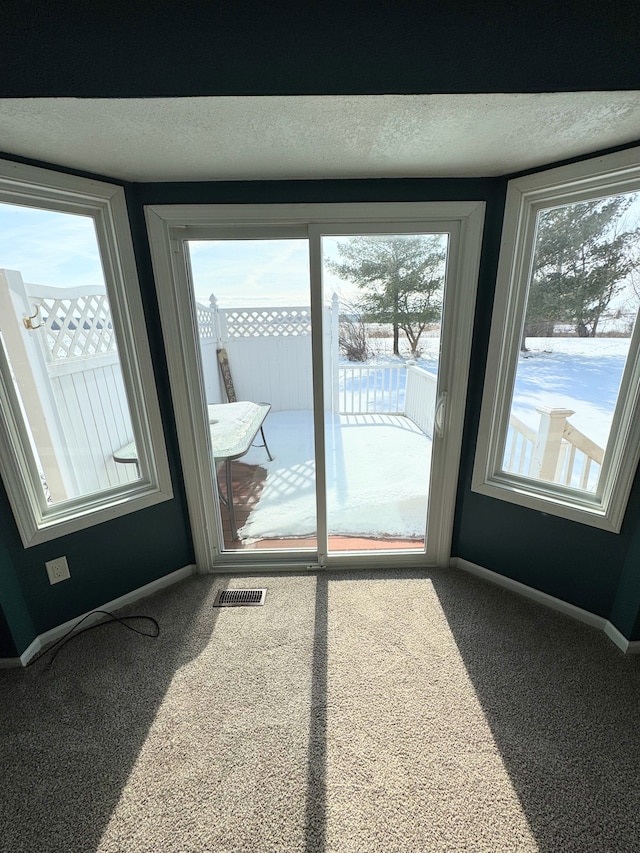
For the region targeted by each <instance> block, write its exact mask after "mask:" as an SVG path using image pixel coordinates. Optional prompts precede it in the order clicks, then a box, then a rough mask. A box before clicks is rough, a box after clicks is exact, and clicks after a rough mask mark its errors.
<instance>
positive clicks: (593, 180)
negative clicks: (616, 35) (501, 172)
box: [471, 148, 640, 533]
mask: <svg viewBox="0 0 640 853" xmlns="http://www.w3.org/2000/svg"><path fill="white" fill-rule="evenodd" d="M638 191H640V148H633V149H628V150H626V151H622V152H618V153H615V154H611V155H605V156H602V157H598V158H594V159H590V160H584V161H581V162H579V163H573V164H570V165H568V166H562V167H558V168H555V169H550V170H547V171H543V172H538V173H535V174H533V175H527V176H524V177H521V178H515V179H513V180H511V181H509V183H508V186H507V197H506V205H505V213H504V225H503V232H502V241H501V246H500V257H499V263H498V274H497V280H496V292H495V301H494V307H493V316H492V323H491V332H490V339H489V349H488V355H487V365H486V373H485V382H484V391H483V398H482V408H481V414H480V423H479V429H478V441H477V445H476V455H475V463H474V470H473V477H472V484H471V490H472V491H473V492H477V493H479V494H482V495H487V496H489V497H493V498H497V499H499V500H505V501H508V502H510V503H514V504H518V505H520V506H524V507H527V508H529V509H534V510H538V511H540V512H543V513H547V514H549V515H555V516H559V517H561V518H566V519H570V520H572V521H577V522H580V523H583V524H587V525H591V526H593V527H598V528H601V529H603V530H608V531H612V532H615V533H618V532H619V531H620V528H621V526H622V522H623V518H624V513H625V510H626V506H627V502H628V498H629V493H630V491H631V486H632V483H633V479H634V477H635V474H636V469H637V467H638V462H639V461H640V323H638V322H636V323H635V326H634V331H633V334H632V337H631V340H630V345H629V353H628V356H627V360H626V364H625V368H624V372H623V376H622V380H621V384H620V390H619V392H618V400H617V403H616V408H615V411H614V415H613V420H612V424H611V431H610V434H609V440H608V442H607V447H606V451H605V455H604V459H603V464H602V468H601V473H600V479H599V483H598V488H597V490H596V492H595V494H591V493H587V492H582V491H580V490H578V489H573V488H568V487H565V486H562V485H559V484H553V483H549V482H546V481H542V480H534V479H532V478H529V477H524V476H522V475H517V474H512V473H509V472H505V471H503V470H502V460H503V453H504V447H505V441H506V434H507V429H508V424H509V415H510V410H511V400H512V395H513V386H514V382H515V374H516V369H517V363H518V353H519V350H520V340H521V334H522V329H523V324H524V319H525V312H526V307H527V300H528V292H529V284H530V276H531V266H532V261H533V253H534V249H535V237H536V223H537V215H538V212H539V211H540V210H546V209H548V208H551V207H557V206H561V205H566V204H571V203H578V202H581V201H586V200H592V199H596V198H599V197H605V196H609V195H616V194H620V193H625V192H638Z"/></svg>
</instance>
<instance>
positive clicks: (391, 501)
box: [321, 233, 449, 553]
mask: <svg viewBox="0 0 640 853" xmlns="http://www.w3.org/2000/svg"><path fill="white" fill-rule="evenodd" d="M321 242H322V278H323V290H324V304H325V330H324V358H323V361H324V365H323V366H324V384H325V394H324V397H325V470H326V481H327V484H326V506H327V533H328V552H329V553H332V552H344V551H349V552H369V551H380V550H388V551H394V552H396V551H415V550H419V551H424V550H425V545H426V542H425V537H426V528H427V515H428V501H429V490H430V474H431V459H432V443H433V438H434V431H435V428H436V427H435V422H436V418H437V417H438V416H439V412H438V411H437V409H438V406H437V388H438V366H439V359H440V337H441V326H442V315H443V304H444V291H445V278H446V271H447V257H448V250H449V235H448V234H446V233H433V234H393V233H391V234H375V235H353V236H325V237H323V238H322V241H321Z"/></svg>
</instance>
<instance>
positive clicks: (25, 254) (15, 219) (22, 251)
mask: <svg viewBox="0 0 640 853" xmlns="http://www.w3.org/2000/svg"><path fill="white" fill-rule="evenodd" d="M0 268H2V269H10V270H19V271H20V272H21V273H22V278H23V280H24V281H26V282H29V283H30V284H44V285H48V286H50V287H76V286H79V285H99V286H101V287H104V276H103V274H102V264H101V262H100V254H99V251H98V241H97V238H96V232H95V227H94V224H93V219H92V218H91V217H89V216H78V215H76V214H71V213H59V212H57V211H49V210H41V209H39V208H33V207H23V206H22V205H16V204H0Z"/></svg>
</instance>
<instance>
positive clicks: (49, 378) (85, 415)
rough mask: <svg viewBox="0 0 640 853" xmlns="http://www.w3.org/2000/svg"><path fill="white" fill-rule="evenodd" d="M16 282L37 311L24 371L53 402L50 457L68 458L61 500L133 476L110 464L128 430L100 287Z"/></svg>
mask: <svg viewBox="0 0 640 853" xmlns="http://www.w3.org/2000/svg"><path fill="white" fill-rule="evenodd" d="M16 275H18V276H19V274H16ZM20 285H22V287H23V288H24V293H25V300H26V304H28V305H31V306H33V307H34V309H35V308H37V309H38V311H37V315H36V317H35V318H34V319H33V321H32V322H33V326H34V329H33V331H29V332H27V334H28V335H29V336H35V338H36V339H37V341H38V342H39V344H40V346H39V350H40V353H41V356H40V359H39V361H40V363H39V364H38V363H37V362H34V363H32V364H31V369H32V371H33V372H34V374H35V375H37V376H39V378H38V379H37V381H38V382H39V383H40V384H41V385H42V384H43V383H46V387H47V389H48V390H47V393H48V394H50V395H52V398H53V402H54V405H55V409H56V420H57V422H58V423H59V424H60V426H61V430H62V438H61V441H62V442H63V445H64V446H61V447H60V448H58V449H57V450H56V455H57V456H59V458H60V459H61V460H64V459H66V458H67V457H68V455H69V454H71V463H70V464H71V465H72V467H73V472H71V471H69V474H68V480H69V481H70V482H72V483H73V486H72V487H71V488H68V489H67V492H68V494H67V497H74V496H75V495H78V494H89V493H91V492H94V491H99V490H101V489H106V488H109V487H110V486H114V485H118V484H120V483H122V482H127V481H129V480H132V479H135V477H136V476H137V475H136V472H135V470H134V468H133V466H125V465H118V464H117V463H115V462H114V461H113V453H114V451H115V450H117V449H118V448H120V447H122V446H123V445H124V444H126V443H127V442H129V441H131V439H132V438H133V427H132V424H131V416H130V413H129V404H128V401H127V396H126V390H125V386H124V381H123V378H122V370H121V368H120V361H119V358H118V352H117V346H116V339H115V334H114V330H113V323H112V320H111V311H110V308H109V300H108V296H107V294H106V292H105V291H104V288H99V287H79V288H57V287H55V288H54V287H47V286H44V285H34V284H26V283H25V284H23V283H22V282H21V281H20ZM32 313H33V312H32ZM43 387H44V386H43Z"/></svg>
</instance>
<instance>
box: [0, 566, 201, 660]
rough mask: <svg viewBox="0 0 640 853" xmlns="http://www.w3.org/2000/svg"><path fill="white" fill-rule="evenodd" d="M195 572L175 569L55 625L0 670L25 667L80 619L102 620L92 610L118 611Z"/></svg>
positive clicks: (191, 569)
mask: <svg viewBox="0 0 640 853" xmlns="http://www.w3.org/2000/svg"><path fill="white" fill-rule="evenodd" d="M195 572H196V567H195V566H194V565H190V566H183V568H181V569H177V571H175V572H171V573H170V574H168V575H164V576H163V577H161V578H158V579H157V580H155V581H152V582H151V583H148V584H145V585H144V586H141V587H138V589H134V590H132V591H131V592H128V593H126V594H125V595H121V596H120V597H119V598H114V599H113V601H108V602H107V603H106V604H101V605H99V606H98V607H95V608H94V609H93V610H89V611H87V613H81V614H80V615H79V616H76V617H75V619H70V620H69V621H68V622H64V623H63V624H62V625H56V627H55V628H50V629H49V630H48V631H45V632H44V634H39V635H38V636H37V637H36V638H35V640H34V641H33V642H32V643H31V644H30V645H29V646H28V648H26V649H25V650H24V652H23V653H22V654H21V655H20V657H18V658H0V669H7V668H10V667H16V666H26V665H27V664H28V663H29V661H30V660H31V658H32V657H34V655H36V654H37V653H38V652H39V651H40V650H41V649H43V648H44V647H45V646H46V645H47V644H48V643H51V642H54V641H55V640H58V639H60V637H63V636H64V635H65V634H66V633H67V631H70V630H71V629H72V628H73V627H74V626H75V625H77V624H78V622H80V620H81V619H84V621H83V623H82V627H83V628H86V627H88V626H89V625H91V624H93V623H95V622H99V621H100V620H101V619H103V618H104V616H103V614H102V613H94V610H109V611H112V610H118V609H119V608H120V607H125V606H126V605H127V604H132V603H133V602H134V601H139V599H141V598H146V597H147V596H148V595H152V594H153V593H154V592H158V591H159V590H161V589H164V587H166V586H171V585H172V584H174V583H178V581H181V580H183V579H184V578H188V577H189V576H190V575H192V574H194V573H195Z"/></svg>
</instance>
